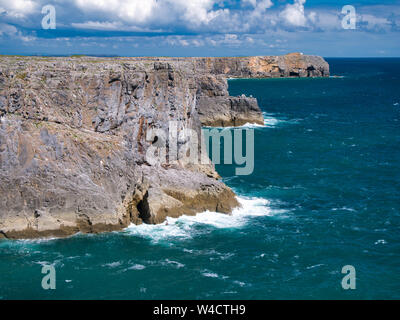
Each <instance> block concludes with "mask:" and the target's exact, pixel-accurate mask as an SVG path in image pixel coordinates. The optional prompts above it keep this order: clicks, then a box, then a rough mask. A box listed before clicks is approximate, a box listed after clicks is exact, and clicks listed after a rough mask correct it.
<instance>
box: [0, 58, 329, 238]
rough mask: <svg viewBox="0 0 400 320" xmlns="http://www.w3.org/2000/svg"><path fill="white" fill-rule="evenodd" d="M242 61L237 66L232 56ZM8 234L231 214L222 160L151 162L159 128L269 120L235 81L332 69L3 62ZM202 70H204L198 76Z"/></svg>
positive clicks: (265, 61)
mask: <svg viewBox="0 0 400 320" xmlns="http://www.w3.org/2000/svg"><path fill="white" fill-rule="evenodd" d="M232 62H233V63H232ZM0 68H1V69H0V113H1V116H2V121H1V130H0V138H1V139H0V141H1V149H0V155H1V158H0V159H1V167H0V169H1V170H0V181H1V187H0V189H1V193H2V199H1V201H0V237H4V238H35V237H42V236H45V237H47V236H61V237H62V236H68V235H71V234H74V233H76V232H83V233H98V232H105V231H115V230H121V229H123V228H125V227H127V226H128V225H129V224H131V223H134V224H141V223H151V224H154V223H162V222H163V221H165V219H166V217H179V216H181V215H183V214H196V213H197V212H203V211H207V210H209V211H215V212H222V213H230V212H232V210H233V209H234V208H235V207H237V206H238V202H237V200H236V198H235V194H234V193H233V192H232V190H231V189H230V188H228V187H227V186H226V185H225V184H224V183H223V182H221V181H219V175H218V173H217V172H216V171H215V169H214V166H213V165H212V164H209V165H189V166H188V165H185V164H182V163H180V161H179V158H178V159H177V161H176V162H175V163H171V164H170V165H169V166H168V167H163V166H160V165H156V166H152V165H149V164H148V163H146V159H145V154H146V151H147V150H148V148H149V147H150V146H151V145H152V143H154V141H153V142H152V141H148V140H147V139H146V136H147V131H148V130H150V129H151V128H154V127H158V128H163V129H167V128H168V123H169V122H170V121H171V120H172V121H175V122H176V123H178V125H179V127H180V129H182V130H183V129H185V128H190V129H192V130H195V131H196V132H200V130H201V127H202V126H207V125H212V126H222V127H227V126H228V127H229V126H234V127H236V126H240V125H243V124H246V123H249V122H250V123H251V122H255V123H256V124H259V125H263V124H264V118H263V116H262V113H261V110H260V109H259V107H258V104H257V100H256V99H255V98H248V97H245V96H239V97H231V96H229V93H228V84H227V77H229V76H230V75H232V74H233V75H235V76H243V77H245V76H246V75H247V76H250V77H254V78H262V77H281V76H282V75H292V76H293V77H314V76H321V75H322V76H329V65H328V64H327V63H326V62H325V61H324V60H323V59H322V58H319V57H315V56H303V55H300V54H291V55H287V56H282V57H244V58H194V59H191V58H177V59H175V58H145V59H144V58H143V59H142V58H126V59H125V58H118V59H112V58H88V57H74V58H45V59H41V58H34V59H32V58H31V57H18V58H15V59H14V58H11V57H1V58H0ZM193 70H195V72H193Z"/></svg>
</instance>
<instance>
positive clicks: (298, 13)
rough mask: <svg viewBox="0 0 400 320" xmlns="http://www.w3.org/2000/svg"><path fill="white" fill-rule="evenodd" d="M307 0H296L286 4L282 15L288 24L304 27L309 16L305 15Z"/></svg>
mask: <svg viewBox="0 0 400 320" xmlns="http://www.w3.org/2000/svg"><path fill="white" fill-rule="evenodd" d="M305 3H306V0H294V3H293V4H288V5H286V7H285V9H284V10H283V11H282V12H281V13H280V17H281V18H282V19H283V20H284V22H285V23H286V24H288V25H292V26H295V27H304V26H305V25H306V23H307V18H306V16H305V15H304V4H305Z"/></svg>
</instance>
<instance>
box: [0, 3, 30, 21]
mask: <svg viewBox="0 0 400 320" xmlns="http://www.w3.org/2000/svg"><path fill="white" fill-rule="evenodd" d="M36 8H37V3H36V2H35V1H33V0H0V13H5V14H6V15H7V16H10V17H13V18H23V17H25V16H26V15H28V14H30V13H32V12H34V11H35V10H36Z"/></svg>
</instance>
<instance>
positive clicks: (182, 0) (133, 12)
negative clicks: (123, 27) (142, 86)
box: [74, 0, 229, 26]
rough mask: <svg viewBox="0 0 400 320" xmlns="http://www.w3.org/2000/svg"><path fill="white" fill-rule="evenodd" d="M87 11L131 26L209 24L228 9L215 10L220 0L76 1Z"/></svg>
mask: <svg viewBox="0 0 400 320" xmlns="http://www.w3.org/2000/svg"><path fill="white" fill-rule="evenodd" d="M74 2H75V5H76V6H77V7H78V8H79V9H81V10H83V11H84V12H86V13H96V12H97V13H102V14H103V15H104V16H105V17H106V18H109V19H114V20H115V19H117V18H118V19H121V20H122V21H124V22H126V23H128V24H130V25H145V24H150V23H154V24H157V25H158V24H167V23H169V22H171V21H183V22H187V23H190V24H191V25H195V26H198V25H203V24H205V25H207V24H208V23H210V21H212V20H213V19H215V18H216V17H218V16H219V15H221V14H226V13H229V10H228V9H217V10H214V9H213V7H214V5H215V4H216V3H217V2H218V0H164V1H156V0H146V1H143V0H74Z"/></svg>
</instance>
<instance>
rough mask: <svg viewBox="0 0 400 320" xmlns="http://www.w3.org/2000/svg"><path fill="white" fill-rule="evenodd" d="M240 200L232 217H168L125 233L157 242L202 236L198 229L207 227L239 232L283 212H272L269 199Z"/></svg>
mask: <svg viewBox="0 0 400 320" xmlns="http://www.w3.org/2000/svg"><path fill="white" fill-rule="evenodd" d="M237 199H238V201H239V203H240V204H241V207H238V208H236V209H234V210H233V212H232V214H223V213H217V212H211V211H205V212H202V213H198V214H197V215H195V216H187V215H183V216H181V217H179V218H170V217H168V218H167V220H166V221H165V222H164V223H162V224H158V225H149V224H142V225H138V226H137V225H133V224H132V225H130V226H129V227H128V228H126V229H125V230H124V232H125V233H128V234H130V235H135V236H139V237H144V238H148V239H151V240H152V241H153V242H160V241H164V240H174V239H176V240H179V239H191V238H192V237H193V236H194V235H196V234H198V230H196V228H197V227H206V228H207V229H208V230H209V229H210V228H212V229H235V228H241V227H243V226H245V225H246V224H247V222H248V221H249V219H250V218H251V217H257V216H274V215H277V214H280V213H282V210H274V209H271V208H270V202H269V201H268V200H266V199H262V198H247V197H238V198H237ZM201 230H203V229H201ZM200 232H201V231H200Z"/></svg>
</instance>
